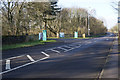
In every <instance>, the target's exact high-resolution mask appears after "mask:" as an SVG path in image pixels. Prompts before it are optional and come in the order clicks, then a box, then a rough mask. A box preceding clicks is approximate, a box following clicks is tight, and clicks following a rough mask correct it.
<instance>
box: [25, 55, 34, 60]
mask: <svg viewBox="0 0 120 80" xmlns="http://www.w3.org/2000/svg"><path fill="white" fill-rule="evenodd" d="M27 57H28V58H29V59H30V61H35V60H34V59H33V58H32V57H31V56H30V55H27Z"/></svg>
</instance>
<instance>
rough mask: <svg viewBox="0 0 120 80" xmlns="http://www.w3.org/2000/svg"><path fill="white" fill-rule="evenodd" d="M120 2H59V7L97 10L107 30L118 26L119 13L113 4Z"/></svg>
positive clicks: (80, 0) (93, 0)
mask: <svg viewBox="0 0 120 80" xmlns="http://www.w3.org/2000/svg"><path fill="white" fill-rule="evenodd" d="M118 1H120V0H58V5H59V6H61V7H62V8H66V7H67V8H71V7H75V8H85V9H87V10H89V11H91V10H93V9H95V10H96V16H95V17H97V18H99V19H101V20H103V21H104V24H105V26H107V28H108V29H109V28H111V27H113V26H114V25H115V24H117V17H118V13H117V12H116V11H115V10H114V9H113V8H112V6H111V5H113V6H115V7H117V5H115V4H113V3H112V2H115V3H117V2H118Z"/></svg>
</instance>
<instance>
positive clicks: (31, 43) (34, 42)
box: [2, 40, 56, 50]
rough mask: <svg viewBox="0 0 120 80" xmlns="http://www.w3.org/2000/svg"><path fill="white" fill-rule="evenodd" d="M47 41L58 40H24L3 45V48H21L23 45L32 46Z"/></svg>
mask: <svg viewBox="0 0 120 80" xmlns="http://www.w3.org/2000/svg"><path fill="white" fill-rule="evenodd" d="M46 42H56V40H47V41H30V42H23V43H18V44H11V45H3V46H2V50H8V49H14V48H21V47H30V46H35V45H39V44H45V43H46Z"/></svg>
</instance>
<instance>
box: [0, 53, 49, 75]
mask: <svg viewBox="0 0 120 80" xmlns="http://www.w3.org/2000/svg"><path fill="white" fill-rule="evenodd" d="M41 53H43V54H44V55H45V56H47V57H44V58H42V59H39V60H36V61H33V62H30V63H27V64H24V65H22V66H18V67H16V68H13V69H9V70H7V71H3V72H0V75H1V74H5V73H8V72H11V71H14V70H16V69H20V68H22V67H25V66H28V65H31V64H34V63H36V62H39V61H42V60H45V59H47V58H49V55H48V54H46V53H44V52H41Z"/></svg>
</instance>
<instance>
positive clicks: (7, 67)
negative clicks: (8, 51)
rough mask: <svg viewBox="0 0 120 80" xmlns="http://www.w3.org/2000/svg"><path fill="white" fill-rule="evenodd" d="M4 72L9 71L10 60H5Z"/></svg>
mask: <svg viewBox="0 0 120 80" xmlns="http://www.w3.org/2000/svg"><path fill="white" fill-rule="evenodd" d="M5 69H6V70H8V69H10V60H6V68H5Z"/></svg>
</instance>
